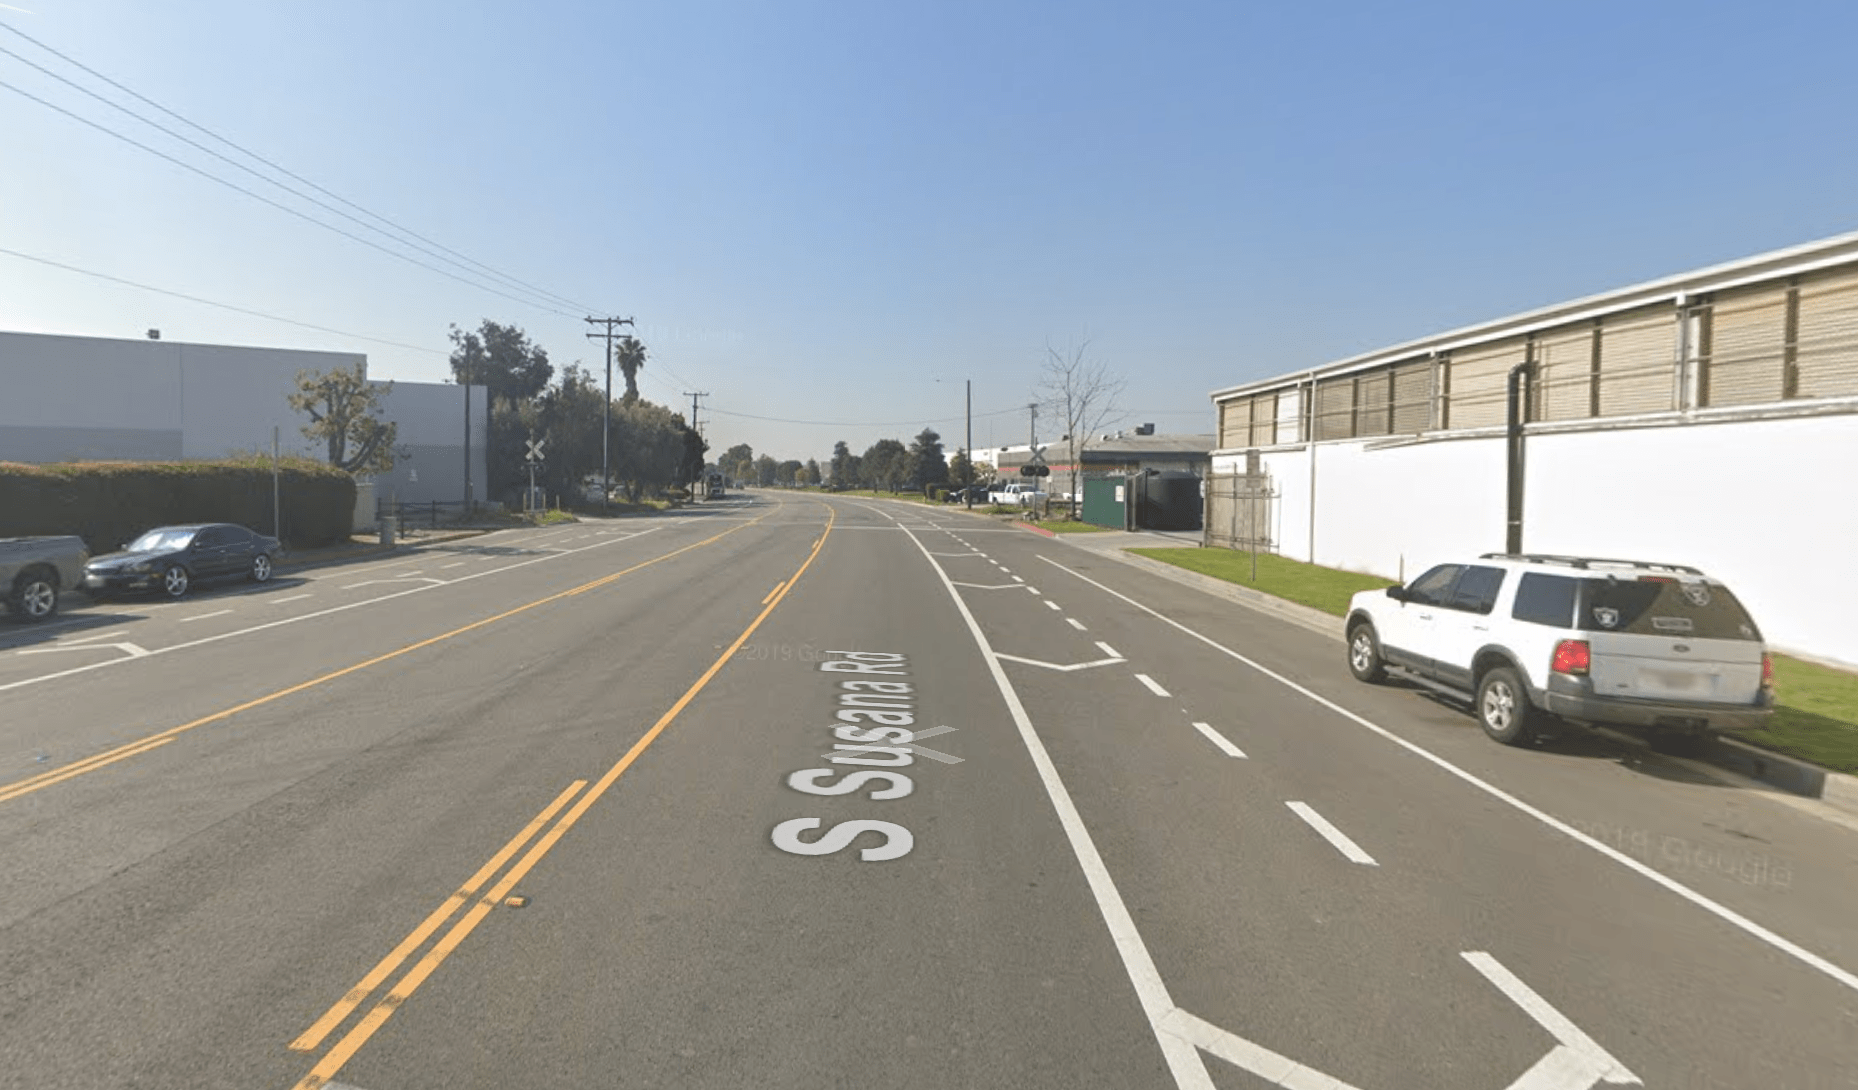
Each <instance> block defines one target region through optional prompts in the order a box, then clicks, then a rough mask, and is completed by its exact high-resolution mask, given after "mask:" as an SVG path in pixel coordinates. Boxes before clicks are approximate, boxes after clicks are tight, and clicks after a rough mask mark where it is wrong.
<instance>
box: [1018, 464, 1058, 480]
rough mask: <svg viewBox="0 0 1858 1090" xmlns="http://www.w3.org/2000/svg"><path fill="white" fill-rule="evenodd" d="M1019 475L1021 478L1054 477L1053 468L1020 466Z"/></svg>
mask: <svg viewBox="0 0 1858 1090" xmlns="http://www.w3.org/2000/svg"><path fill="white" fill-rule="evenodd" d="M1019 475H1020V476H1021V477H1049V476H1051V475H1052V467H1051V466H1020V467H1019Z"/></svg>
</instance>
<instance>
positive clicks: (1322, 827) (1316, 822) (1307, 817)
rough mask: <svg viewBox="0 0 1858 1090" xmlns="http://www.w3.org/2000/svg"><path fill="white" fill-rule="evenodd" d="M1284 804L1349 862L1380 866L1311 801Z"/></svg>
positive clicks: (1365, 865)
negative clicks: (1317, 810) (1317, 809)
mask: <svg viewBox="0 0 1858 1090" xmlns="http://www.w3.org/2000/svg"><path fill="white" fill-rule="evenodd" d="M1284 805H1285V806H1288V807H1290V810H1291V812H1292V813H1294V814H1296V815H1297V816H1298V817H1300V818H1302V819H1303V820H1304V822H1306V823H1307V824H1308V825H1309V827H1310V828H1312V829H1315V830H1316V832H1317V833H1318V834H1320V835H1321V836H1322V838H1323V839H1324V840H1327V841H1328V842H1329V843H1330V844H1331V845H1333V846H1334V848H1335V850H1336V851H1338V852H1341V853H1342V854H1343V855H1344V856H1346V857H1347V858H1348V861H1349V862H1351V863H1360V864H1361V865H1362V866H1364V867H1378V866H1380V864H1379V863H1376V862H1375V861H1374V857H1373V856H1371V855H1369V854H1368V853H1367V852H1364V851H1362V850H1361V845H1359V844H1356V843H1355V842H1354V841H1352V840H1350V839H1349V838H1348V836H1347V835H1346V834H1344V833H1343V832H1342V830H1340V829H1338V828H1336V827H1335V826H1334V825H1331V824H1329V819H1328V818H1325V817H1323V816H1322V815H1321V814H1319V813H1317V812H1316V811H1315V809H1313V808H1312V807H1311V806H1310V804H1309V803H1306V802H1287V803H1285V804H1284Z"/></svg>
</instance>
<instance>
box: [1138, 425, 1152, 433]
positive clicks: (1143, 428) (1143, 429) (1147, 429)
mask: <svg viewBox="0 0 1858 1090" xmlns="http://www.w3.org/2000/svg"><path fill="white" fill-rule="evenodd" d="M1135 433H1136V434H1137V435H1153V434H1155V425H1153V424H1141V425H1138V426H1137V427H1136V429H1135Z"/></svg>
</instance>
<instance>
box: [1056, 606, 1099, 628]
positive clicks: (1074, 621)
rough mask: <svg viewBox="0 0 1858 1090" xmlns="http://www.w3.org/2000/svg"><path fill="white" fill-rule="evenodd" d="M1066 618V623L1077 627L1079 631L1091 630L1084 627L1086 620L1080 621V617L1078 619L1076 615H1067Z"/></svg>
mask: <svg viewBox="0 0 1858 1090" xmlns="http://www.w3.org/2000/svg"><path fill="white" fill-rule="evenodd" d="M1047 604H1049V603H1047ZM1064 620H1065V623H1066V624H1068V625H1070V626H1071V627H1072V628H1075V629H1077V630H1078V631H1079V632H1087V631H1089V629H1086V628H1085V627H1084V622H1083V621H1080V620H1078V619H1077V618H1076V617H1066V618H1065V619H1064Z"/></svg>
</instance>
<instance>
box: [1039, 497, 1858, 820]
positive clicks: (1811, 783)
mask: <svg viewBox="0 0 1858 1090" xmlns="http://www.w3.org/2000/svg"><path fill="white" fill-rule="evenodd" d="M1047 536H1049V537H1054V538H1056V539H1058V540H1060V541H1063V542H1064V543H1065V544H1067V545H1070V546H1073V547H1076V548H1079V549H1083V550H1085V551H1086V552H1091V553H1096V554H1099V555H1102V556H1107V557H1111V558H1113V559H1116V560H1120V561H1122V562H1123V563H1125V564H1129V565H1132V566H1134V567H1138V568H1141V569H1142V570H1144V571H1147V572H1151V573H1153V574H1155V575H1158V576H1160V577H1162V578H1163V579H1168V580H1171V581H1173V582H1175V583H1179V584H1181V585H1182V586H1186V587H1192V588H1194V589H1195V590H1199V591H1202V592H1204V593H1207V594H1211V595H1214V596H1215V597H1219V598H1224V599H1226V600H1227V601H1229V602H1234V603H1236V604H1238V605H1241V606H1244V607H1246V608H1247V609H1253V610H1257V611H1258V612H1260V613H1268V614H1270V615H1271V616H1273V617H1276V618H1278V619H1279V620H1283V621H1288V622H1290V623H1291V624H1294V625H1298V626H1300V627H1303V628H1307V629H1309V630H1310V631H1312V632H1315V633H1318V634H1320V635H1324V636H1328V637H1329V638H1330V639H1333V640H1334V641H1335V642H1336V644H1337V646H1338V647H1339V646H1341V645H1342V644H1343V643H1344V642H1345V641H1344V637H1343V632H1342V619H1341V618H1340V617H1335V616H1331V615H1330V614H1327V613H1324V612H1323V611H1321V610H1319V609H1311V608H1310V607H1308V606H1303V605H1298V604H1297V603H1295V602H1289V601H1286V600H1284V599H1282V598H1278V597H1275V596H1273V595H1269V594H1264V593H1262V592H1260V591H1255V590H1251V589H1249V588H1247V587H1241V586H1238V585H1236V584H1233V583H1228V582H1226V581H1225V580H1223V579H1215V578H1213V577H1212V576H1210V575H1201V574H1200V573H1199V572H1191V571H1187V570H1186V569H1184V568H1177V567H1175V566H1174V565H1172V564H1164V563H1162V562H1161V561H1159V560H1151V559H1149V558H1148V557H1146V556H1136V555H1134V554H1132V553H1129V552H1127V551H1126V550H1129V549H1142V548H1171V547H1176V546H1179V545H1180V544H1181V542H1179V541H1178V540H1171V539H1170V538H1169V536H1168V535H1164V534H1156V533H1148V532H1137V533H1128V532H1123V531H1117V530H1105V531H1103V532H1102V533H1096V534H1090V533H1084V534H1051V535H1047ZM1602 732H1603V733H1604V734H1606V735H1607V736H1608V737H1610V738H1612V739H1614V740H1616V741H1621V742H1626V743H1629V744H1631V745H1636V746H1640V747H1646V746H1647V742H1646V741H1645V739H1643V738H1641V737H1639V736H1637V735H1633V734H1627V733H1623V732H1617V731H1611V730H1605V729H1604V728H1602ZM1661 756H1665V755H1662V754H1661ZM1665 759H1666V760H1673V761H1677V762H1679V763H1681V764H1684V765H1686V766H1687V767H1691V768H1693V769H1694V770H1697V771H1704V769H1702V768H1699V767H1698V766H1699V765H1700V764H1707V765H1708V766H1709V768H1708V770H1707V772H1706V774H1707V775H1710V776H1713V777H1715V778H1716V779H1719V780H1723V781H1724V782H1727V783H1731V784H1734V785H1735V786H1738V787H1763V786H1765V787H1769V788H1775V789H1778V790H1781V791H1785V792H1787V793H1788V794H1791V795H1799V796H1801V797H1803V798H1809V799H1816V800H1818V801H1819V802H1822V803H1825V804H1826V805H1828V806H1832V807H1835V808H1837V809H1838V810H1839V811H1841V812H1842V813H1844V814H1847V815H1851V816H1858V776H1850V775H1847V774H1845V773H1843V772H1832V771H1829V770H1827V769H1824V768H1820V767H1819V766H1818V765H1812V764H1808V763H1806V762H1805V761H1799V760H1795V759H1794V758H1792V757H1785V756H1782V755H1781V754H1778V753H1773V752H1770V751H1768V750H1765V749H1761V748H1758V747H1756V746H1751V745H1748V744H1747V743H1745V742H1739V741H1736V740H1735V739H1733V738H1720V737H1719V738H1717V739H1716V744H1715V745H1714V746H1712V747H1711V749H1710V751H1709V752H1708V753H1706V754H1705V755H1704V756H1702V757H1699V758H1694V759H1691V758H1683V757H1670V756H1665Z"/></svg>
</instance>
